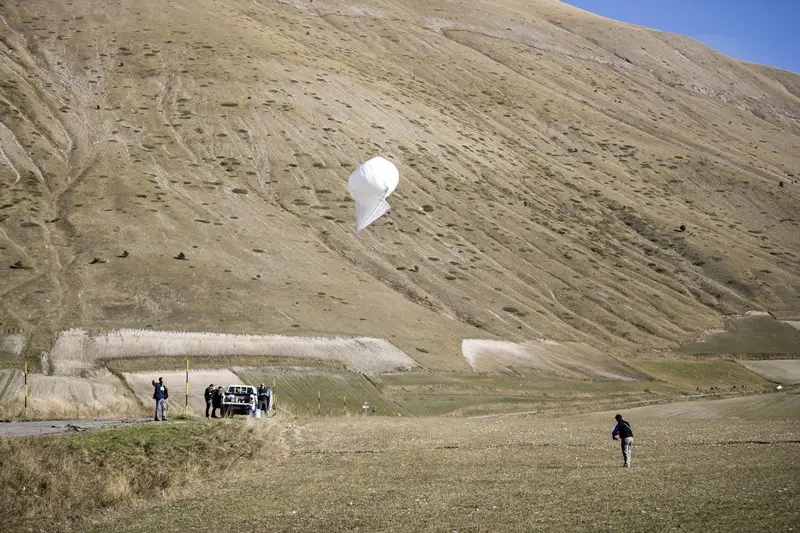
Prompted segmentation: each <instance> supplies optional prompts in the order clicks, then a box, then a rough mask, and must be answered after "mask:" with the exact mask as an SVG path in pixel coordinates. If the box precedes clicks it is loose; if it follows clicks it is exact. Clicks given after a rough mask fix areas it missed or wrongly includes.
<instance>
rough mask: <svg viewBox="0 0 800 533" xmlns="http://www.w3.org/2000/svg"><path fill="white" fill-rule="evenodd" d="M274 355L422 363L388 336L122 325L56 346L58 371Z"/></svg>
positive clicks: (74, 334) (370, 368)
mask: <svg viewBox="0 0 800 533" xmlns="http://www.w3.org/2000/svg"><path fill="white" fill-rule="evenodd" d="M193 355H195V356H260V355H265V356H271V357H293V358H305V359H321V360H328V361H336V362H340V363H342V364H343V365H344V366H345V367H346V368H348V369H350V370H353V371H357V372H364V373H367V374H377V373H382V372H393V371H399V370H410V369H412V368H414V367H416V366H417V362H416V361H415V360H414V359H412V358H411V357H409V356H408V355H407V354H406V353H405V352H403V351H401V350H399V349H398V348H397V347H396V346H394V345H393V344H392V343H390V342H388V341H386V340H384V339H376V338H372V337H300V336H297V337H295V336H288V335H237V334H226V333H202V332H179V331H152V330H141V329H121V330H117V331H112V332H109V333H101V334H97V335H91V334H89V332H87V331H86V330H84V329H71V330H68V331H64V332H61V333H60V334H59V335H58V338H57V339H56V342H55V343H54V345H53V348H52V349H51V350H50V353H49V358H50V362H51V364H52V368H53V372H54V373H55V374H58V375H77V374H80V372H82V371H84V370H86V369H89V368H93V367H94V366H95V361H97V360H98V359H114V358H125V357H146V356H177V357H189V356H193Z"/></svg>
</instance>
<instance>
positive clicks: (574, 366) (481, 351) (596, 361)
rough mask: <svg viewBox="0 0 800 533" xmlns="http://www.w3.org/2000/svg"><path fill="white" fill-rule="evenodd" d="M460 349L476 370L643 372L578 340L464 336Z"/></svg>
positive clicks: (608, 375) (577, 374)
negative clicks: (512, 339)
mask: <svg viewBox="0 0 800 533" xmlns="http://www.w3.org/2000/svg"><path fill="white" fill-rule="evenodd" d="M461 351H462V354H463V356H464V359H465V360H466V361H467V363H468V364H469V366H470V367H471V368H472V369H473V370H476V371H480V372H491V371H504V370H514V369H527V370H541V371H544V372H548V373H552V374H555V375H559V376H565V377H570V378H591V379H621V380H635V379H641V378H643V377H644V376H643V375H642V374H640V373H639V372H637V371H636V370H634V369H632V368H630V367H628V366H627V365H625V364H624V363H622V362H620V361H618V360H616V359H614V358H613V357H610V356H608V355H606V354H604V353H603V352H601V351H600V350H597V349H595V348H592V347H591V346H587V345H585V344H582V343H578V342H564V343H559V342H554V341H547V340H542V341H538V342H537V341H530V342H527V343H525V344H521V343H515V342H506V341H496V340H489V339H464V341H463V342H462V343H461Z"/></svg>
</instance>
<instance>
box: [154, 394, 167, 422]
mask: <svg viewBox="0 0 800 533" xmlns="http://www.w3.org/2000/svg"><path fill="white" fill-rule="evenodd" d="M159 411H161V420H166V419H167V400H165V399H164V398H161V399H160V400H156V418H155V419H156V420H158V412H159Z"/></svg>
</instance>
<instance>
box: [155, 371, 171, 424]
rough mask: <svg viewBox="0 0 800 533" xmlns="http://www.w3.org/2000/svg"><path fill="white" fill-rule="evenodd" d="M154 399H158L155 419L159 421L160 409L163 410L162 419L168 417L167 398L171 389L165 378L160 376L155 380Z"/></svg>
mask: <svg viewBox="0 0 800 533" xmlns="http://www.w3.org/2000/svg"><path fill="white" fill-rule="evenodd" d="M152 383H153V399H154V400H155V401H156V416H155V421H156V422H158V416H159V411H160V412H161V421H162V422H163V421H165V420H166V419H167V398H169V391H167V386H166V385H164V378H158V381H156V380H153V382H152Z"/></svg>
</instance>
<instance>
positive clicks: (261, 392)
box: [258, 387, 271, 399]
mask: <svg viewBox="0 0 800 533" xmlns="http://www.w3.org/2000/svg"><path fill="white" fill-rule="evenodd" d="M270 392H271V391H270V390H269V387H259V388H258V398H259V399H267V398H269V397H270Z"/></svg>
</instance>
